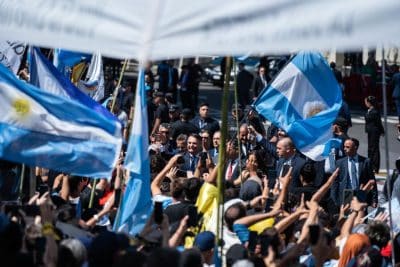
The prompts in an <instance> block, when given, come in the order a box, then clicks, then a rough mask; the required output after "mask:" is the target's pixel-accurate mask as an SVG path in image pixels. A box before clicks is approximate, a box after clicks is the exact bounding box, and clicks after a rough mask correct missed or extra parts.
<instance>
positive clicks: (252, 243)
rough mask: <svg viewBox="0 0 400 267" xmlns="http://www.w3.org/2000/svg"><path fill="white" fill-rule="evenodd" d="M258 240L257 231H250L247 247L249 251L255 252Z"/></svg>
mask: <svg viewBox="0 0 400 267" xmlns="http://www.w3.org/2000/svg"><path fill="white" fill-rule="evenodd" d="M257 242H258V235H257V232H255V231H250V232H249V244H248V246H247V249H248V250H249V252H251V253H254V251H255V249H256V246H257Z"/></svg>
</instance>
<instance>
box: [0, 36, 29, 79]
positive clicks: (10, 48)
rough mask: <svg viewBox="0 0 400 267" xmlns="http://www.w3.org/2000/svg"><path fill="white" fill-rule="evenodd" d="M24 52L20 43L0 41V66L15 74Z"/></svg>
mask: <svg viewBox="0 0 400 267" xmlns="http://www.w3.org/2000/svg"><path fill="white" fill-rule="evenodd" d="M24 52H25V44H24V43H22V42H13V41H0V64H3V65H4V66H6V67H7V68H9V69H10V70H12V71H13V72H14V74H17V72H18V69H19V65H21V59H22V56H23V55H24Z"/></svg>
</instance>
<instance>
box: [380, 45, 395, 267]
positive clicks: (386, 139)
mask: <svg viewBox="0 0 400 267" xmlns="http://www.w3.org/2000/svg"><path fill="white" fill-rule="evenodd" d="M382 98H383V116H384V125H385V132H386V134H385V158H386V160H385V163H386V189H387V192H388V200H389V201H388V204H389V226H390V239H391V241H392V245H393V244H394V233H393V220H392V191H391V184H390V172H389V169H390V167H389V141H388V125H387V99H386V70H385V49H384V47H383V45H382ZM394 256H395V252H394V249H393V246H392V265H393V266H395V257H394Z"/></svg>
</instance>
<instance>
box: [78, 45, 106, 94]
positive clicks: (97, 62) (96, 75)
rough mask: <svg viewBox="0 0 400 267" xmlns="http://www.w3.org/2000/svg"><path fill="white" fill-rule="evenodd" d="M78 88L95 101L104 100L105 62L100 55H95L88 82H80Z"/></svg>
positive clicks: (87, 76)
mask: <svg viewBox="0 0 400 267" xmlns="http://www.w3.org/2000/svg"><path fill="white" fill-rule="evenodd" d="M78 87H79V89H80V90H81V91H82V92H84V93H85V94H87V95H88V96H90V97H91V98H92V99H93V100H95V101H100V100H102V99H103V98H104V72H103V60H102V58H101V54H100V53H96V54H93V56H92V60H91V62H90V66H89V69H88V72H87V75H86V81H80V82H79V84H78Z"/></svg>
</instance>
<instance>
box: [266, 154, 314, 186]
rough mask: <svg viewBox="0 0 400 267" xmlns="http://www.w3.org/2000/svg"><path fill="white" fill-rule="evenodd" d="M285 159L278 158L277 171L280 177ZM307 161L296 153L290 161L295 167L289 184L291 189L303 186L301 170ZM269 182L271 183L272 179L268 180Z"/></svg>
mask: <svg viewBox="0 0 400 267" xmlns="http://www.w3.org/2000/svg"><path fill="white" fill-rule="evenodd" d="M285 161H286V160H285V159H283V158H281V159H279V160H278V162H277V164H276V173H277V177H279V174H280V173H281V170H282V168H283V165H284V163H285ZM305 163H306V160H305V159H304V158H302V157H300V155H299V154H295V155H294V156H293V158H292V160H291V162H290V166H292V167H293V171H292V182H291V183H290V185H289V190H291V189H293V188H295V187H301V182H300V171H301V169H302V168H303V166H304V164H305ZM268 182H269V184H270V185H271V181H268ZM270 188H271V187H270Z"/></svg>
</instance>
